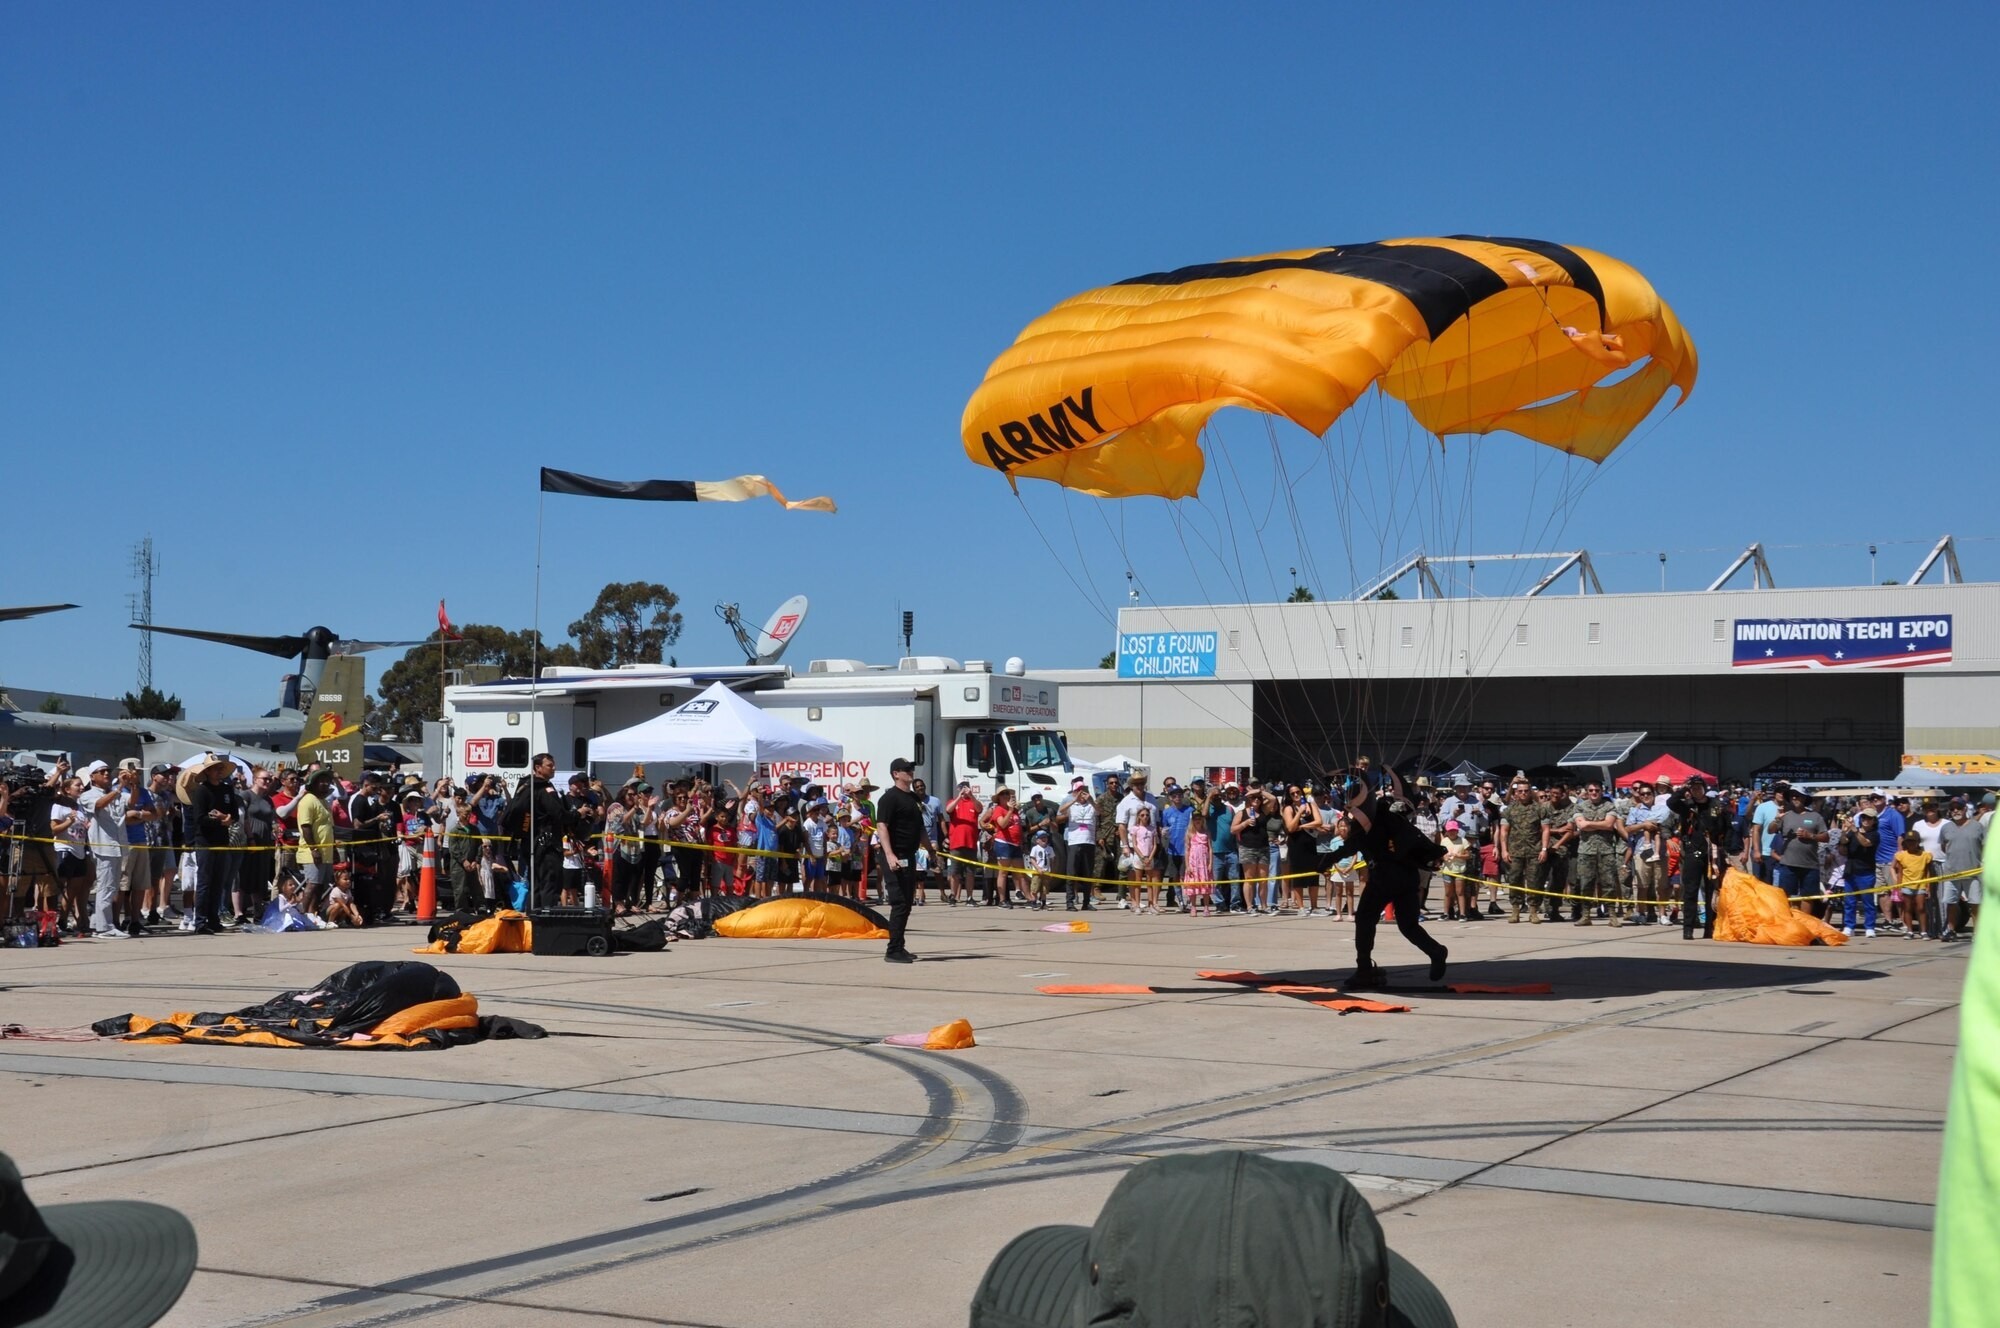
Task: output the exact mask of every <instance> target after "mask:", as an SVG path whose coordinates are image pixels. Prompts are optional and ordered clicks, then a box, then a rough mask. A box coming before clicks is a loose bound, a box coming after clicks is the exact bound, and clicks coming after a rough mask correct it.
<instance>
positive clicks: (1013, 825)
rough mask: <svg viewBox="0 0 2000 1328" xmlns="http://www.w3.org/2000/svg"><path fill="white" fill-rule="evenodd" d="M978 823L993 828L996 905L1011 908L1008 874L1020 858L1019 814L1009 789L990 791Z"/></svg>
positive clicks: (1012, 903) (1012, 902) (1012, 898)
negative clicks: (986, 804) (997, 903)
mask: <svg viewBox="0 0 2000 1328" xmlns="http://www.w3.org/2000/svg"><path fill="white" fill-rule="evenodd" d="M981 824H983V825H984V826H985V827H986V828H987V829H988V830H991V831H992V832H993V889H994V892H995V893H996V894H998V895H999V896H1000V907H1002V908H1012V907H1014V896H1013V895H1012V894H1010V893H1009V892H1008V884H1009V882H1008V878H1009V877H1010V876H1011V875H1012V873H1013V871H1014V864H1015V863H1017V862H1019V861H1020V860H1021V815H1020V813H1019V812H1017V811H1015V810H1014V790H1013V789H1010V788H1003V789H1001V790H1000V791H999V792H997V793H995V794H994V795H993V805H992V806H991V807H988V808H987V809H986V815H985V816H984V817H983V818H981Z"/></svg>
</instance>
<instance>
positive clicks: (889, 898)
mask: <svg viewBox="0 0 2000 1328" xmlns="http://www.w3.org/2000/svg"><path fill="white" fill-rule="evenodd" d="M916 893H917V869H916V867H915V866H913V865H912V864H911V862H910V860H909V859H908V858H905V859H903V865H902V866H900V867H898V868H896V870H894V871H892V872H890V873H889V874H888V875H886V876H884V877H883V878H882V898H883V900H884V901H885V902H886V903H887V904H888V905H889V953H890V954H901V953H903V930H904V928H906V927H908V926H909V925H910V903H911V901H912V900H913V899H915V898H916Z"/></svg>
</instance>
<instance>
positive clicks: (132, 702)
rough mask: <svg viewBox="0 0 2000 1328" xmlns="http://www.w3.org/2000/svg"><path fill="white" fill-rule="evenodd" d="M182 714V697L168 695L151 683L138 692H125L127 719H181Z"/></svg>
mask: <svg viewBox="0 0 2000 1328" xmlns="http://www.w3.org/2000/svg"><path fill="white" fill-rule="evenodd" d="M181 716H182V711H181V699H180V698H179V697H178V696H168V695H167V694H166V693H165V692H162V691H159V690H158V689H157V688H155V687H154V686H153V685H152V684H151V683H148V684H147V685H146V686H144V687H141V688H140V689H139V690H138V691H136V692H127V693H125V718H127V719H179V718H181Z"/></svg>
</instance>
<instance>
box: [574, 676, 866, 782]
mask: <svg viewBox="0 0 2000 1328" xmlns="http://www.w3.org/2000/svg"><path fill="white" fill-rule="evenodd" d="M840 758H841V747H840V744H839V743H837V742H831V741H828V740H827V739H825V738H822V737H820V736H818V735H817V734H814V733H810V732H808V731H807V730H805V729H802V728H800V727H799V726H798V725H796V724H792V723H788V722H786V721H785V720H782V719H779V718H778V717H777V716H775V715H771V714H767V713H766V712H764V711H762V710H759V709H758V708H757V707H756V706H753V705H751V704H750V703H749V702H748V701H746V700H744V699H743V698H742V697H741V696H738V695H737V694H736V693H735V692H732V691H731V690H729V688H727V687H725V686H724V685H723V684H721V683H719V682H717V683H710V684H709V687H708V690H707V691H705V692H703V693H702V694H701V695H700V696H697V697H695V698H694V699H693V700H691V701H683V702H682V703H681V704H680V705H678V706H675V707H674V708H673V709H672V710H669V711H667V712H666V713H665V714H663V715H655V716H653V718H651V719H649V720H647V721H646V722H645V723H643V724H634V725H633V726H632V727H631V728H629V729H619V730H618V731H617V732H616V733H606V734H604V735H603V736H601V737H596V738H592V739H591V740H590V760H591V763H592V764H593V765H595V764H598V763H612V762H630V763H634V764H639V763H644V762H648V761H681V762H686V763H688V764H690V765H746V764H747V765H759V764H762V763H764V762H766V761H838V760H840Z"/></svg>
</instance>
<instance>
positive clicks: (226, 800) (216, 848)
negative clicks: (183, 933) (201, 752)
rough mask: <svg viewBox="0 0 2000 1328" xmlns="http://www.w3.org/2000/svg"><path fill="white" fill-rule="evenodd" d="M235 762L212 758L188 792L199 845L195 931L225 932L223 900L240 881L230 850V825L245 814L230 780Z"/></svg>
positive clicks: (233, 856)
mask: <svg viewBox="0 0 2000 1328" xmlns="http://www.w3.org/2000/svg"><path fill="white" fill-rule="evenodd" d="M235 773H236V768H235V766H233V765H231V764H230V762H229V761H228V760H226V759H224V758H222V757H216V758H215V759H214V760H212V761H210V762H209V764H208V766H207V768H205V769H204V770H203V771H202V774H201V778H200V779H199V780H197V781H196V782H195V785H194V788H193V789H192V790H190V792H189V795H188V805H189V807H190V808H191V809H192V812H193V815H192V817H191V818H190V819H191V821H192V823H193V825H194V840H195V846H196V867H195V875H196V879H197V881H198V883H199V885H198V891H197V894H196V896H195V901H196V902H195V927H194V929H195V931H197V932H199V933H201V934H203V935H206V936H216V935H220V934H221V932H222V901H223V900H225V899H227V898H228V897H229V892H230V889H231V888H232V887H233V886H234V885H235V883H236V868H237V865H238V863H237V858H238V857H239V856H241V855H239V854H235V853H231V852H229V827H230V826H231V825H233V824H235V822H236V819H237V818H238V817H240V816H241V815H242V814H243V803H242V801H241V799H239V798H238V797H237V796H236V789H235V787H234V786H233V785H232V784H231V783H230V782H229V781H230V777H231V776H233V775H234V774H235Z"/></svg>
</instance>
